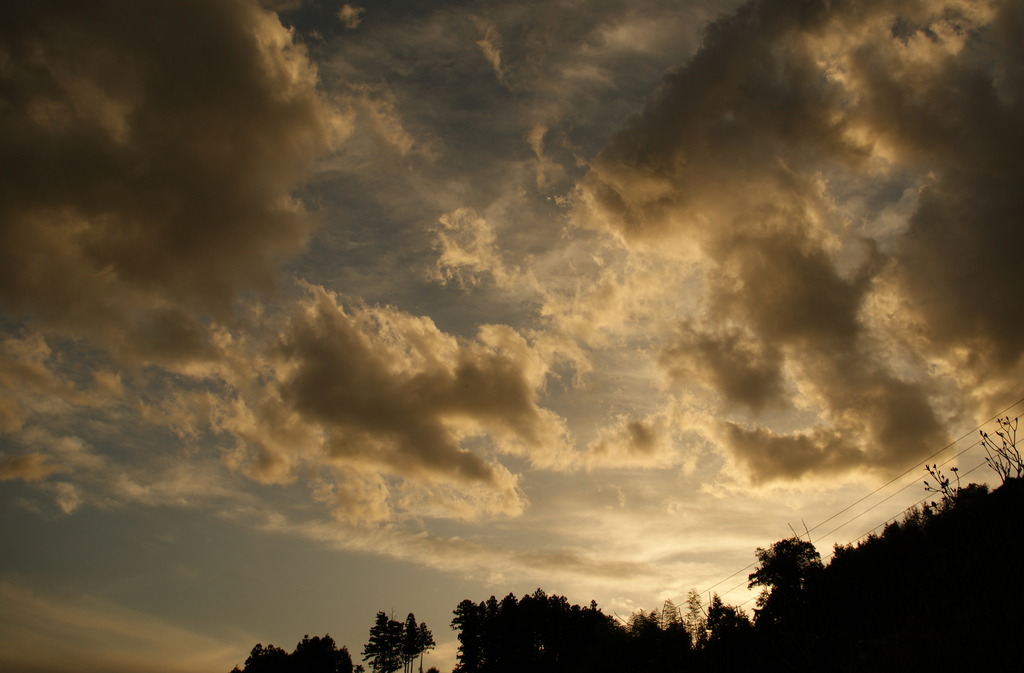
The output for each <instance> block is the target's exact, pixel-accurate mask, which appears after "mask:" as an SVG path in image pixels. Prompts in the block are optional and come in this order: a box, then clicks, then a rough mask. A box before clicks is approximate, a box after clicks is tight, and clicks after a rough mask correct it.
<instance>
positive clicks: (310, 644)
mask: <svg viewBox="0 0 1024 673" xmlns="http://www.w3.org/2000/svg"><path fill="white" fill-rule="evenodd" d="M289 659H290V662H289V664H290V667H291V669H292V670H293V671H296V672H298V673H352V657H351V656H350V655H349V653H348V648H346V647H342V648H341V649H338V646H337V645H336V644H335V642H334V639H333V638H331V637H330V636H329V635H325V636H324V637H323V638H321V637H319V636H314V637H312V638H310V637H309V636H308V635H306V636H303V637H302V640H301V641H299V643H298V644H297V645H296V646H295V651H293V652H292V653H291V656H290V657H289Z"/></svg>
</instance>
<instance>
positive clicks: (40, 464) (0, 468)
mask: <svg viewBox="0 0 1024 673" xmlns="http://www.w3.org/2000/svg"><path fill="white" fill-rule="evenodd" d="M58 471H60V468H59V467H57V466H56V465H48V464H47V462H46V456H43V455H41V454H38V453H30V454H27V455H23V456H0V481H7V480H11V479H21V480H22V481H39V480H41V479H45V478H46V477H47V476H49V475H51V474H53V473H54V472H58Z"/></svg>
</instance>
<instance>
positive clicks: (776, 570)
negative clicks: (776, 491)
mask: <svg viewBox="0 0 1024 673" xmlns="http://www.w3.org/2000/svg"><path fill="white" fill-rule="evenodd" d="M755 554H756V556H757V560H758V567H757V569H756V570H754V572H752V573H751V574H750V576H749V577H748V578H747V579H749V580H750V583H749V584H748V586H749V587H750V588H753V587H756V586H761V587H764V589H763V590H762V592H761V595H760V596H758V599H757V605H758V607H759V608H760V609H759V610H758V611H757V613H756V620H757V622H758V623H759V624H760V623H763V622H768V623H778V622H780V621H782V620H783V619H785V618H787V617H789V616H790V615H791V614H792V613H793V611H794V610H797V609H798V608H799V606H800V605H801V603H802V595H801V591H802V590H803V589H804V588H805V587H806V585H807V582H808V581H809V580H810V579H811V578H812V576H814V575H816V574H817V573H819V572H820V571H821V569H822V568H823V567H824V566H823V565H822V563H821V556H820V555H819V554H818V551H817V550H816V549H815V548H814V545H813V544H811V543H810V542H807V541H805V540H801V539H800V538H797V537H791V538H786V539H785V540H779V541H778V542H776V543H775V544H773V545H772V546H771V547H768V548H767V549H765V548H762V547H758V549H757V551H756V552H755Z"/></svg>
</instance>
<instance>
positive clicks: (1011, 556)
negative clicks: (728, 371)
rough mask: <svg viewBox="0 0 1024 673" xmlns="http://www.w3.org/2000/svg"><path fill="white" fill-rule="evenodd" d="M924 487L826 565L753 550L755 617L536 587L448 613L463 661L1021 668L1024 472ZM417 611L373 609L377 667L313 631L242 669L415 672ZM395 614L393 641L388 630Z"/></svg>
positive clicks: (666, 667)
mask: <svg viewBox="0 0 1024 673" xmlns="http://www.w3.org/2000/svg"><path fill="white" fill-rule="evenodd" d="M933 476H935V475H933ZM929 490H932V491H934V492H935V493H936V494H937V495H939V496H941V499H940V500H938V501H936V502H932V503H931V504H928V505H925V506H923V507H921V508H913V509H911V510H909V511H908V512H907V513H906V514H905V515H904V517H903V519H902V520H900V521H897V522H893V523H891V524H889V525H888V526H886V527H885V529H884V530H883V531H882V533H881V534H879V535H871V536H868V537H867V538H866V539H865V540H863V541H861V542H860V543H858V544H856V545H847V546H836V548H835V549H834V550H833V554H832V558H831V561H830V562H829V563H828V564H825V563H823V562H822V560H821V557H820V555H819V553H818V551H817V550H816V549H815V548H814V546H813V545H812V544H811V543H810V542H808V541H805V540H802V539H800V538H798V537H793V538H787V539H784V540H779V541H777V542H775V543H774V544H773V545H771V546H769V547H766V548H760V549H758V550H756V552H755V554H756V556H757V559H758V565H757V568H756V570H755V571H754V572H753V573H751V574H750V576H749V580H750V586H751V587H752V588H753V587H761V588H762V593H761V595H760V596H759V598H758V600H757V608H755V609H754V611H753V615H752V616H750V615H747V614H746V613H745V612H743V611H742V610H740V609H738V608H736V607H734V606H730V605H727V604H725V603H724V602H723V601H722V600H721V598H719V597H718V596H717V595H712V596H711V598H710V602H709V603H708V604H707V605H704V604H703V602H702V600H701V597H700V596H699V594H698V593H697V592H696V591H691V592H690V595H689V597H688V599H687V604H686V605H685V606H683V607H682V608H680V607H677V606H676V605H675V604H673V603H672V602H671V601H666V603H665V604H664V605H663V606H661V608H660V609H655V610H652V611H651V612H644V611H640V612H638V613H636V614H634V615H632V616H631V617H630V618H629V619H628V620H627V621H626V622H625V623H623V622H622V621H620V620H618V619H616V618H613V617H612V616H610V615H606V614H604V613H603V612H602V611H601V609H600V608H599V607H598V606H597V604H596V603H595V602H593V601H592V602H591V603H590V605H589V606H586V607H581V606H579V605H574V604H570V603H569V601H568V600H567V599H566V598H564V597H562V596H557V595H547V594H546V593H545V592H544V591H542V590H541V589H537V591H535V592H534V593H533V594H529V595H526V596H523V597H522V598H517V597H516V596H515V595H513V594H509V595H508V596H506V597H504V598H502V599H497V598H496V597H494V596H491V597H490V598H488V599H486V600H484V601H481V602H479V603H476V602H473V601H471V600H468V599H467V600H463V601H462V602H460V603H459V604H458V606H456V608H455V610H454V612H453V614H454V618H453V620H452V622H451V627H452V628H453V629H455V630H457V631H458V639H459V651H458V661H457V664H456V666H455V669H454V673H512V672H516V673H521V672H530V673H563V672H564V673H577V672H578V673H583V672H593V673H604V672H608V673H611V672H613V671H614V672H616V673H641V672H644V673H647V672H652V671H669V672H671V671H679V672H684V671H694V672H707V673H712V672H714V673H723V672H724V673H727V672H731V671H736V672H740V671H742V672H745V673H749V672H752V671H754V672H757V671H762V672H765V673H774V672H776V671H780V672H781V671H787V672H803V671H807V672H810V671H815V672H836V673H846V672H850V673H852V672H854V671H858V672H861V671H877V672H880V673H886V672H889V671H893V672H895V671H900V672H906V671H926V670H927V671H954V670H956V671H970V670H998V671H1006V670H1019V668H1020V666H1021V656H1020V649H1021V645H1020V637H1021V633H1022V632H1024V630H1022V627H1024V619H1022V613H1024V591H1022V588H1021V579H1022V578H1021V570H1022V568H1024V564H1022V555H1021V551H1020V550H1021V541H1022V540H1024V479H1021V478H1019V477H1016V478H1015V477H1006V478H1005V481H1004V483H1003V484H1002V486H1000V487H999V488H997V489H995V490H994V491H991V492H990V491H989V490H988V488H987V487H985V486H979V485H976V484H972V485H969V486H967V487H964V488H959V487H957V486H953V485H951V484H950V482H949V480H945V482H944V483H943V482H942V481H941V480H940V481H939V484H938V485H937V486H935V487H930V488H929ZM407 621H408V624H409V625H410V626H407V628H406V630H407V631H408V634H407V637H406V639H405V640H403V637H402V632H401V627H402V624H401V622H397V621H394V620H389V619H387V617H386V615H384V613H379V614H378V615H377V623H376V624H375V625H374V627H373V628H371V630H370V632H371V638H370V643H367V646H366V648H364V650H363V654H364V661H365V662H366V663H367V665H368V669H367V668H365V667H364V666H363V665H362V664H353V662H352V660H351V657H350V656H349V654H348V650H347V648H344V647H343V648H341V649H338V648H337V647H336V646H335V643H334V641H333V640H331V639H330V636H324V638H313V639H309V638H308V636H307V637H305V638H304V639H303V641H302V642H300V643H299V645H298V646H297V648H296V650H295V651H294V652H293V653H291V654H288V653H286V652H285V651H284V650H282V649H280V648H275V647H274V646H273V645H270V646H267V647H264V646H263V645H262V644H258V645H256V647H254V648H253V650H252V653H251V654H250V656H249V658H248V659H247V660H246V662H245V667H244V668H242V669H238V668H236V669H235V671H234V672H233V673H237V672H238V671H242V673H278V672H288V673H299V672H303V673H305V672H306V671H309V672H310V673H328V672H329V673H353V671H355V672H357V673H358V672H359V671H362V670H371V671H374V673H394V672H395V671H397V670H399V669H400V668H403V667H404V669H405V671H406V673H411V671H412V668H413V665H412V663H411V662H413V661H415V660H416V658H417V657H419V662H420V666H422V654H423V649H422V647H424V646H423V643H424V642H426V641H423V640H422V637H423V633H426V634H428V635H429V630H427V627H426V625H425V624H419V625H416V623H415V620H414V618H413V616H412V615H409V619H408V620H407ZM389 623H390V624H393V625H397V626H395V629H397V630H396V631H395V634H394V635H393V642H394V646H393V647H394V648H395V649H394V650H393V652H390V653H389V651H388V650H387V647H388V646H382V645H381V642H382V641H381V638H380V635H381V633H382V632H383V631H384V630H386V625H387V624H389ZM382 624H384V625H385V626H382ZM416 633H420V636H419V637H420V638H421V640H419V641H416V640H415V634H416ZM409 638H412V639H413V640H409ZM403 643H405V645H404V646H403ZM409 643H413V645H410V644H409ZM416 643H419V644H416ZM429 643H430V645H432V644H433V641H432V640H430V641H429ZM382 647H383V649H382ZM403 647H404V648H405V649H404V650H403V649H402V648H403ZM417 648H421V649H417ZM421 670H422V669H421ZM428 673H429V672H428Z"/></svg>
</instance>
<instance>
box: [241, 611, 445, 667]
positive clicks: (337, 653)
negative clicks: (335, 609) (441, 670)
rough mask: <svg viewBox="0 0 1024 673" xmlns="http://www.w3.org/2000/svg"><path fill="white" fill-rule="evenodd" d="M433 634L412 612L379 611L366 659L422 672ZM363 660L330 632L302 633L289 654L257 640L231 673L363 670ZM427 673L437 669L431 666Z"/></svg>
mask: <svg viewBox="0 0 1024 673" xmlns="http://www.w3.org/2000/svg"><path fill="white" fill-rule="evenodd" d="M434 645H435V643H434V634H433V633H431V632H430V629H428V628H427V625H426V624H425V623H423V622H420V623H418V624H417V623H416V616H415V615H413V614H412V613H411V612H410V613H409V615H408V616H407V617H406V618H405V621H404V622H403V621H398V620H396V619H394V618H393V617H391V616H390V615H388V613H386V612H378V613H377V617H376V619H375V620H374V623H373V626H371V627H370V638H369V641H368V642H367V643H366V645H365V647H363V661H364V662H366V663H367V664H369V666H370V670H371V671H373V672H374V673H396V671H398V670H399V669H402V671H403V673H413V670H414V668H415V664H416V663H417V662H418V663H419V673H423V655H424V654H425V653H426V652H428V651H430V650H432V649H433V648H434ZM365 670H366V669H365V668H364V667H363V665H362V664H355V665H353V663H352V656H351V655H350V654H349V651H348V648H347V647H344V646H342V647H341V648H339V647H338V646H337V644H336V643H335V642H334V639H333V638H331V636H330V635H325V636H323V637H322V638H321V637H319V636H315V637H313V638H310V637H309V636H308V635H306V636H303V637H302V640H301V641H299V643H298V644H297V645H296V646H295V650H293V651H292V652H291V653H290V654H289V653H288V652H286V651H285V650H284V649H282V648H280V647H275V646H273V645H267V646H264V645H263V644H262V643H257V644H256V646H255V647H253V648H252V651H251V652H250V653H249V657H248V658H247V659H246V660H245V665H244V667H243V668H239V667H237V666H235V668H234V669H232V673H364V672H365ZM427 673H438V671H437V669H436V668H430V669H428V670H427Z"/></svg>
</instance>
